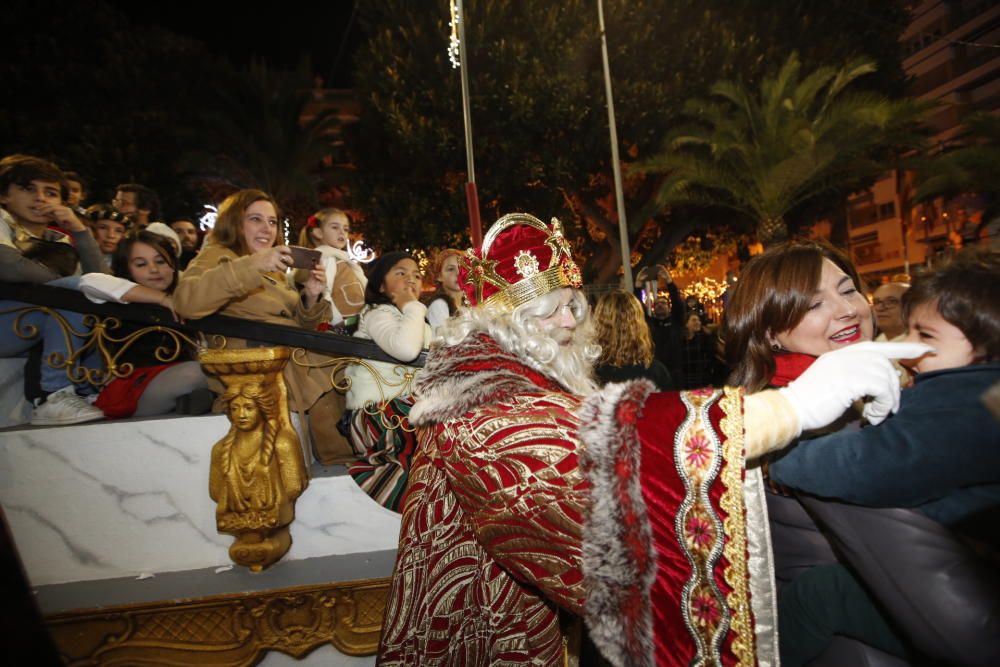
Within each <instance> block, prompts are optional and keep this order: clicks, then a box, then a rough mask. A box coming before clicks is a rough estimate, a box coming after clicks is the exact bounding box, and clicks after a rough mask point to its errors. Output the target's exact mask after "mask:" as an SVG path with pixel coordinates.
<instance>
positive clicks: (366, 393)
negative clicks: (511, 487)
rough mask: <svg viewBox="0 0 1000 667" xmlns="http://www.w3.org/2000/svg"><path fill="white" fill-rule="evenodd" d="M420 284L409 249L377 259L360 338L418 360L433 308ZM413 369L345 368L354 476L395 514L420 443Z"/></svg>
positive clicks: (404, 359) (375, 364)
mask: <svg viewBox="0 0 1000 667" xmlns="http://www.w3.org/2000/svg"><path fill="white" fill-rule="evenodd" d="M420 284H421V280H420V269H419V268H418V267H417V263H416V261H414V259H413V257H411V256H410V255H409V254H408V253H405V252H390V253H387V254H385V255H382V256H381V257H379V258H378V259H377V260H375V262H374V263H373V264H372V266H371V272H370V273H369V275H368V286H367V288H366V290H365V301H366V302H367V305H366V306H365V309H364V310H363V311H361V319H360V322H359V323H358V330H357V332H356V333H355V334H354V335H355V336H357V337H359V338H368V339H371V340H373V341H375V342H376V343H377V344H378V346H379V347H380V348H381V349H382V351H383V352H385V353H386V354H389V355H391V356H393V357H395V358H397V359H399V360H400V362H407V361H412V360H413V359H415V358H416V357H417V356H418V355H419V354H420V352H421V350H423V349H424V348H425V347H427V345H428V344H429V343H430V339H431V330H430V327H429V326H428V325H427V324H426V322H424V317H425V315H426V314H427V308H426V307H425V306H424V304H422V303H420V301H419V300H418V299H417V297H418V296H419V295H420ZM415 372H416V369H414V368H411V367H409V366H405V365H403V363H399V364H390V363H384V362H377V361H374V362H369V363H368V364H367V367H362V366H357V365H352V366H350V367H349V368H348V369H347V376H348V377H349V378H350V379H351V388H350V390H349V391H348V392H347V409H348V412H347V413H345V419H344V422H343V423H345V425H346V426H347V428H348V429H349V430H348V433H347V439H348V442H350V444H351V446H352V447H353V449H354V452H355V455H356V456H357V457H358V461H357V462H356V463H354V464H353V465H351V466H350V473H351V476H352V477H354V480H355V481H356V482H357V483H358V485H359V486H360V487H361V488H362V489H363V490H364V491H365V492H366V493H367V494H368V495H370V496H371V497H372V498H374V499H375V500H376V501H378V502H379V503H380V504H382V505H383V506H385V507H387V508H388V509H391V510H393V511H399V507H400V502H401V500H402V498H403V493H404V492H405V491H406V483H407V479H408V475H409V469H410V460H411V457H412V456H413V453H414V451H415V450H416V444H417V440H416V433H414V430H413V428H412V427H411V426H410V423H409V419H408V418H407V415H409V413H410V407H411V406H412V405H413V397H412V396H411V391H412V387H411V382H412V379H413V374H414V373H415ZM376 375H377V377H376Z"/></svg>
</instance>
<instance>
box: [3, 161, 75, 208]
mask: <svg viewBox="0 0 1000 667" xmlns="http://www.w3.org/2000/svg"><path fill="white" fill-rule="evenodd" d="M32 181H45V182H47V183H58V184H59V192H60V194H61V195H62V198H63V199H66V197H68V196H69V187H68V186H67V184H66V178H65V174H63V171H62V169H60V168H59V167H58V166H56V165H55V164H54V163H52V162H49V161H48V160H43V159H42V158H39V157H34V156H33V155H21V154H15V155H8V156H7V157H5V158H4V159H2V160H0V192H3V193H6V192H7V188H9V187H10V186H11V185H20V186H22V187H28V186H29V185H30V184H31V182H32Z"/></svg>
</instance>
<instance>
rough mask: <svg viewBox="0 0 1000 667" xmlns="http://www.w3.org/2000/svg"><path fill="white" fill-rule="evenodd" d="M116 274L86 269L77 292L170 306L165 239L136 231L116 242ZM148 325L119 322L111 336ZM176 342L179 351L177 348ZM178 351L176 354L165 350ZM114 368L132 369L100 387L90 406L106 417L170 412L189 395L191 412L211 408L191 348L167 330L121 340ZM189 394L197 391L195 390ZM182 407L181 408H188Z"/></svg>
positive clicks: (172, 270)
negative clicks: (166, 331)
mask: <svg viewBox="0 0 1000 667" xmlns="http://www.w3.org/2000/svg"><path fill="white" fill-rule="evenodd" d="M112 268H113V269H114V272H115V275H113V276H109V275H105V274H102V273H88V274H86V275H84V276H82V277H81V278H80V290H81V291H82V292H83V293H84V294H85V295H86V296H87V298H89V299H90V300H91V301H94V302H97V303H104V302H106V301H115V302H117V303H147V304H154V305H158V306H162V307H163V308H167V309H170V310H172V309H173V300H172V297H171V295H172V293H173V291H174V288H175V287H176V286H177V276H178V271H177V255H176V254H175V253H174V248H173V246H172V244H171V242H170V240H169V239H167V238H165V237H163V236H160V235H158V234H154V233H152V232H146V231H140V232H138V233H137V234H135V235H134V236H130V237H127V238H126V239H125V240H123V241H122V242H121V243H119V244H118V248H117V250H116V251H115V254H114V256H113V259H112ZM147 326H148V325H146V324H142V323H131V322H124V323H122V325H121V326H120V327H118V328H117V329H115V330H113V331H112V332H111V334H112V335H113V336H114V337H115V338H117V339H119V340H125V339H127V338H128V337H129V336H131V335H132V334H135V333H137V332H139V331H140V330H141V329H144V328H146V327H147ZM178 346H180V347H179V349H178ZM174 350H177V354H176V356H174V355H172V354H170V353H171V352H173V351H174ZM116 361H117V367H118V368H124V367H125V365H126V364H128V365H130V366H131V367H132V368H133V370H132V372H131V373H130V374H128V375H127V376H126V377H122V378H116V379H114V380H112V381H111V382H110V383H108V384H107V385H105V386H104V388H102V389H101V393H100V395H99V396H98V397H97V401H96V402H95V405H96V406H97V407H99V408H100V409H101V410H102V411H103V412H104V414H105V415H106V416H107V417H111V418H121V417H132V416H136V417H148V416H150V415H160V414H165V413H167V412H171V411H173V410H174V409H175V407H176V406H177V403H178V399H180V398H181V397H184V396H189V395H190V396H191V397H192V398H194V399H197V400H194V401H191V400H188V401H186V402H187V403H189V404H191V403H200V404H201V405H200V406H193V407H195V410H194V411H195V412H205V411H207V410H208V409H209V408H210V407H211V394H210V393H209V392H208V383H207V381H206V379H205V376H204V374H203V373H202V372H201V366H200V365H199V364H198V362H197V361H194V354H193V351H192V350H191V349H190V348H189V347H187V346H186V345H183V343H180V342H179V341H177V340H176V339H174V338H173V337H172V336H170V335H169V334H166V333H144V334H143V335H141V336H140V337H138V338H136V339H135V340H134V341H132V342H131V343H129V344H123V345H122V349H121V350H120V355H119V356H118V357H117V360H116ZM193 392H197V393H194V394H193ZM190 409H191V408H190V407H187V408H186V409H185V411H190Z"/></svg>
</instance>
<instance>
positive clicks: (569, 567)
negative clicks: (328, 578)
mask: <svg viewBox="0 0 1000 667" xmlns="http://www.w3.org/2000/svg"><path fill="white" fill-rule="evenodd" d="M465 264H466V265H465V267H464V268H463V271H462V282H463V284H464V285H465V288H466V293H467V296H468V298H469V301H470V303H471V304H472V305H473V306H475V307H471V308H467V309H464V310H462V311H460V312H459V313H458V314H457V315H456V317H455V318H453V319H452V320H450V321H449V322H448V323H447V324H446V325H444V329H443V330H442V331H439V332H438V337H437V339H436V341H435V343H434V344H433V345H432V348H431V351H430V353H429V355H428V360H427V364H426V366H425V368H424V369H423V370H422V371H421V373H420V374H419V375H418V378H417V382H416V391H415V393H416V395H417V397H418V400H417V402H416V404H415V405H414V408H413V410H412V412H411V413H410V421H411V423H412V424H414V425H416V426H417V427H418V434H419V447H418V452H417V455H416V457H415V459H414V463H413V467H412V469H411V471H410V481H409V488H408V490H407V494H406V499H405V501H404V508H403V521H402V527H401V532H400V543H399V552H398V556H397V562H396V569H395V572H394V575H393V582H392V586H391V589H390V595H389V600H388V606H387V608H386V613H385V623H384V626H383V631H382V641H381V646H380V653H379V664H380V665H420V666H421V667H425V666H427V667H429V666H435V665H526V664H532V665H562V664H572V663H573V662H574V660H575V659H576V657H575V648H574V642H573V641H571V640H572V637H573V631H572V627H573V623H574V621H575V619H578V618H582V619H584V621H585V623H586V627H587V630H588V631H589V635H590V637H591V638H592V640H593V642H594V644H595V645H596V646H597V648H598V649H599V651H600V652H601V654H602V655H603V656H604V657H605V658H606V659H607V660H609V661H610V662H611V663H613V664H615V665H678V666H680V665H685V666H687V665H757V664H760V665H776V664H777V638H776V631H775V612H774V584H773V577H772V575H771V568H770V561H769V558H770V546H769V544H768V540H767V530H766V512H765V510H764V506H763V496H762V487H761V481H760V476H759V474H757V473H756V472H754V471H751V472H750V473H747V472H746V470H745V465H744V462H745V460H746V459H747V458H748V457H751V458H752V457H754V456H757V455H759V454H761V453H763V452H765V451H768V450H770V449H774V448H777V447H780V446H783V445H785V444H787V443H788V442H789V441H790V440H791V439H792V438H793V437H795V436H796V435H797V434H798V432H799V429H800V426H801V424H800V419H799V418H798V416H797V415H796V411H795V409H794V407H793V406H792V405H791V404H789V402H788V401H787V400H786V399H784V398H783V397H782V396H781V395H779V394H778V393H777V392H773V391H772V392H762V393H760V394H756V395H754V396H743V394H742V392H741V391H740V390H737V389H729V388H727V389H721V390H711V389H710V390H696V391H687V392H680V393H676V392H675V393H653V387H652V385H651V384H650V383H648V382H646V381H637V382H632V383H626V384H617V385H609V386H608V387H606V388H605V389H603V390H601V391H595V388H594V386H593V385H592V383H591V381H590V379H589V364H590V363H591V362H592V360H593V358H594V357H595V356H596V350H594V349H593V348H592V347H589V346H588V345H587V340H588V339H587V329H588V327H587V319H586V302H585V301H584V299H583V297H582V295H581V294H580V293H579V292H578V291H577V290H576V289H575V288H578V287H579V286H580V285H579V271H578V270H577V269H576V265H575V264H573V262H572V258H571V257H570V253H569V248H568V245H567V244H566V242H565V239H564V238H563V237H562V234H561V230H560V228H559V225H558V222H556V221H553V224H552V226H551V227H550V226H548V225H545V224H544V223H542V222H541V221H539V220H537V219H536V218H533V217H531V216H528V215H524V214H514V215H509V216H505V217H504V218H501V219H500V220H499V221H497V223H496V224H494V225H493V227H492V228H491V229H490V231H489V233H488V234H487V236H486V238H485V239H484V243H483V248H482V250H481V251H478V252H473V251H471V250H470V251H469V253H468V254H467V257H466V263H465ZM585 395H588V396H589V397H588V398H586V399H585V398H584V396H585ZM748 435H750V436H752V437H750V438H748Z"/></svg>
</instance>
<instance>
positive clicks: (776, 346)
mask: <svg viewBox="0 0 1000 667" xmlns="http://www.w3.org/2000/svg"><path fill="white" fill-rule="evenodd" d="M771 349H772V350H773V351H774V352H781V345H779V344H778V343H777V342H774V343H771Z"/></svg>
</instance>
